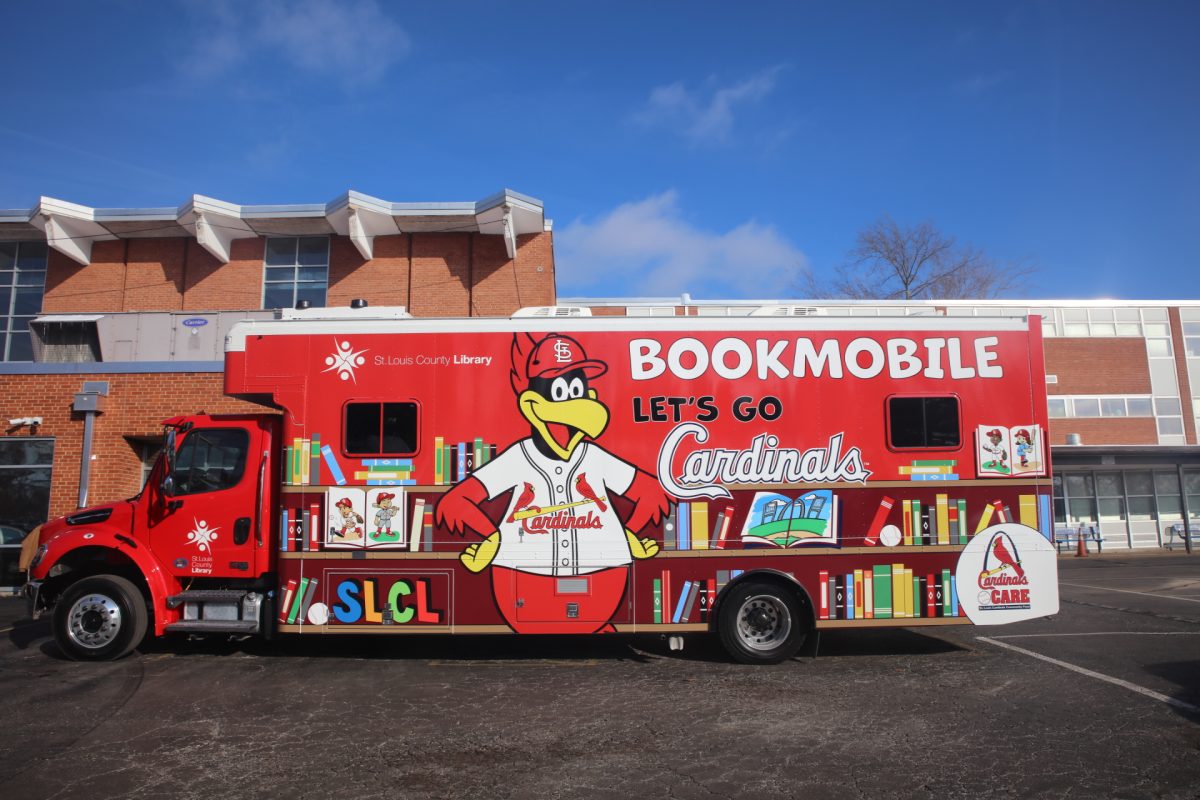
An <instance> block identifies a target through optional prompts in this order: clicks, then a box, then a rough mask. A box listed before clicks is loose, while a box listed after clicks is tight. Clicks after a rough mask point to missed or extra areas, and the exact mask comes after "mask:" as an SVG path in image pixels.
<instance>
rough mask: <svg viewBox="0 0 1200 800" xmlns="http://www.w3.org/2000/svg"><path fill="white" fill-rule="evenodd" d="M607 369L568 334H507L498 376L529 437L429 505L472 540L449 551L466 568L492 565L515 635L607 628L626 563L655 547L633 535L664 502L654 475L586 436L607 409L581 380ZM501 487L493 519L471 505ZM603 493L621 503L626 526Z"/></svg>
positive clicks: (599, 430)
mask: <svg viewBox="0 0 1200 800" xmlns="http://www.w3.org/2000/svg"><path fill="white" fill-rule="evenodd" d="M607 371H608V366H607V365H606V364H605V363H604V362H603V361H597V360H593V359H589V358H588V357H587V354H586V353H585V352H584V350H583V347H582V346H581V345H580V344H579V342H577V341H576V340H575V339H572V338H571V337H569V336H563V335H560V334H550V335H548V336H545V337H544V338H542V339H540V340H535V339H534V338H533V337H532V336H530V335H529V334H525V333H518V334H516V335H515V336H514V337H513V344H512V372H511V374H510V376H509V377H510V383H511V385H512V390H513V393H514V394H515V395H516V402H517V408H518V410H519V412H520V414H521V416H522V417H524V418H525V421H526V422H528V423H529V436H528V437H526V438H524V439H520V440H518V441H516V442H514V443H513V444H512V445H510V446H509V447H508V448H507V449H506V450H505V451H504V452H503V453H501V454H500V455H498V456H497V457H496V458H494V459H493V460H492V461H489V462H488V463H487V464H485V465H483V466H482V467H480V468H479V469H477V470H475V472H474V473H472V474H471V475H470V476H469V477H467V478H466V479H465V480H463V481H461V482H459V483H458V484H457V485H455V486H454V487H453V488H452V489H451V490H450V491H449V492H447V493H446V494H445V495H444V496H443V497H442V499H441V501H440V502H439V503H438V505H437V522H438V524H439V525H442V526H444V527H446V528H449V529H450V530H452V531H453V532H455V533H457V534H460V535H462V534H465V533H466V531H467V529H471V530H473V531H475V532H476V533H478V534H479V535H480V536H482V537H483V541H481V542H475V543H472V544H470V545H468V546H467V547H466V549H465V550H464V551H463V552H462V554H461V555H460V556H459V558H460V560H461V561H462V563H463V565H464V566H465V567H466V568H467V569H468V570H470V571H471V572H475V573H478V572H482V571H483V570H485V569H488V568H490V569H491V578H492V590H493V594H494V597H495V600H496V605H497V607H498V608H499V610H500V613H501V614H502V615H503V616H504V619H505V621H506V622H507V623H508V625H509V626H510V627H511V628H512V629H513V630H514V631H516V632H517V633H532V632H538V633H595V632H606V631H612V630H613V626H612V618H613V616H614V614H616V612H617V610H618V608H619V607H620V605H621V600H622V598H623V597H624V596H625V592H626V589H627V585H628V582H629V566H630V564H632V563H633V561H634V560H635V559H643V558H651V557H653V556H654V555H655V554H656V553H657V552H658V549H659V546H658V543H657V542H656V541H654V539H652V538H642V537H639V536H638V535H637V533H638V532H639V531H641V529H642V528H644V527H645V526H646V525H647V524H650V523H651V522H657V521H659V520H660V519H662V516H663V514H664V513H665V512H666V511H667V510H668V508H669V503H670V500H669V499H668V497H667V495H666V493H665V492H664V491H663V489H662V486H661V485H660V484H659V482H658V479H657V478H655V477H654V476H653V475H651V474H649V473H647V472H645V471H643V470H640V469H638V468H637V467H635V466H634V465H632V464H630V463H628V462H626V461H624V460H622V459H620V458H618V457H617V456H614V455H613V454H611V453H609V452H608V451H606V450H605V449H604V448H602V447H601V446H600V445H599V444H597V443H596V441H595V440H597V439H599V438H600V436H601V434H603V433H604V430H605V428H607V427H608V420H609V413H608V408H607V407H606V406H605V405H604V404H603V403H602V402H600V400H599V397H598V394H597V392H596V390H595V389H594V388H592V385H591V384H592V381H594V380H596V379H597V378H599V377H600V376H601V375H603V374H604V373H605V372H607ZM505 493H511V498H510V500H509V502H508V506H507V509H506V510H505V512H504V514H503V515H502V516H501V517H500V520H499V521H498V522H496V521H493V520H492V519H491V518H489V517H488V515H487V514H485V513H484V511H483V510H482V508H481V505H482V504H484V503H485V502H487V501H488V500H492V499H495V498H497V497H500V496H501V495H504V494H505ZM613 496H620V497H624V498H626V499H627V500H630V501H632V503H633V508H632V510H631V511H630V513H629V518H628V520H627V521H624V522H623V521H622V520H621V518H620V517H619V516H618V514H617V512H616V510H615V509H614V508H613V505H612V501H611V498H612V497H613Z"/></svg>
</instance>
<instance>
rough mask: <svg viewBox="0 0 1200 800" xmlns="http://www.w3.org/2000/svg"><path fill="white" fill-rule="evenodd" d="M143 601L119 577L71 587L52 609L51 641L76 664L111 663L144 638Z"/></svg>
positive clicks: (86, 580)
mask: <svg viewBox="0 0 1200 800" xmlns="http://www.w3.org/2000/svg"><path fill="white" fill-rule="evenodd" d="M146 622H147V613H146V601H145V600H144V599H143V598H142V593H141V592H139V591H138V588H137V587H136V586H134V585H133V584H132V583H130V582H129V581H128V580H126V579H125V578H122V577H121V576H120V575H95V576H93V577H90V578H84V579H83V580H81V581H78V582H76V583H74V584H72V585H71V586H70V587H69V588H68V589H67V590H66V591H65V592H64V593H63V596H62V597H61V598H59V600H58V603H57V604H56V605H55V607H54V640H55V641H56V642H57V643H58V646H59V648H60V649H61V650H62V651H63V653H65V654H66V655H67V657H68V658H71V659H74V660H76V661H113V660H115V659H118V658H120V657H121V656H124V655H126V654H128V653H129V651H130V650H132V649H133V648H135V647H137V646H138V645H139V644H140V643H141V641H142V638H143V637H144V636H145V635H146Z"/></svg>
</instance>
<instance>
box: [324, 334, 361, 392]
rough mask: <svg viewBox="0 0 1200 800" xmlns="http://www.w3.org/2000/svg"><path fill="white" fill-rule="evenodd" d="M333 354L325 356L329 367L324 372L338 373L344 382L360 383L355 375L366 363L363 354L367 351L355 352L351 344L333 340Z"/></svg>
mask: <svg viewBox="0 0 1200 800" xmlns="http://www.w3.org/2000/svg"><path fill="white" fill-rule="evenodd" d="M333 348H334V349H333V354H332V355H328V356H325V364H326V365H327V366H326V368H325V369H323V370H322V372H335V371H336V372H337V375H338V377H339V378H341V379H342V380H344V381H352V382H354V383H358V379H357V378H356V377H355V375H354V370H355V369H356V368H358V367H361V366H362V365H363V362H365V361H366V359H365V358H363V357H362V354H363V353H365V352H367V351H366V350H355V349H354V348H352V347H351V346H350V343H349V342H339V341H338V340H337V339H334V340H333Z"/></svg>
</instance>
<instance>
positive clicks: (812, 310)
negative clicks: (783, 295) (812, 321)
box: [750, 306, 826, 317]
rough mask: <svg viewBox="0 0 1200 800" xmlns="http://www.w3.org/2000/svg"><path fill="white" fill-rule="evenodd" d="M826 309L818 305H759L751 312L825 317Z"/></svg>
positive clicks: (765, 315)
mask: <svg viewBox="0 0 1200 800" xmlns="http://www.w3.org/2000/svg"><path fill="white" fill-rule="evenodd" d="M825 315H826V312H825V309H823V308H817V307H816V306H759V307H758V308H756V309H754V310H753V311H751V312H750V316H752V317H823V316H825Z"/></svg>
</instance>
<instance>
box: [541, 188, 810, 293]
mask: <svg viewBox="0 0 1200 800" xmlns="http://www.w3.org/2000/svg"><path fill="white" fill-rule="evenodd" d="M555 251H556V253H557V255H556V259H555V260H556V262H557V265H558V266H557V270H558V278H559V280H558V284H559V286H558V290H559V293H560V294H563V295H570V294H585V293H586V294H593V295H602V296H617V297H620V296H664V295H677V294H680V293H681V292H691V293H692V294H694V295H696V296H703V297H770V296H776V295H778V294H780V293H783V292H785V290H786V289H787V288H788V287H790V286H791V285H792V284H793V283H794V282H795V281H796V280H797V279H798V278H799V277H800V275H801V273H802V272H803V271H804V270H806V269H807V268H808V259H807V258H805V256H804V253H802V252H801V251H800V250H799V249H798V248H796V247H795V245H793V244H792V243H791V242H789V241H788V240H787V239H786V238H785V237H784V236H783V235H782V234H780V233H779V231H777V230H776V229H775V228H774V226H771V225H763V224H761V223H758V222H755V221H753V220H748V221H745V222H741V223H740V224H738V225H736V226H735V227H733V228H731V229H729V230H727V231H724V232H720V231H713V230H704V229H701V228H698V227H696V226H695V225H693V224H691V223H690V222H688V221H687V220H686V219H684V218H683V216H682V214H681V213H680V210H679V204H678V195H677V193H676V192H675V191H667V192H663V193H662V194H657V195H653V196H651V197H647V198H646V199H644V200H638V201H635V202H631V203H624V204H622V205H620V206H617V207H616V208H615V209H613V210H612V211H610V212H608V213H607V214H605V215H604V216H602V217H600V218H599V219H597V220H595V221H587V220H575V221H574V222H572V223H571V224H569V225H567V226H566V227H565V228H563V229H562V230H561V231H559V232H558V233H556V234H555Z"/></svg>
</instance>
